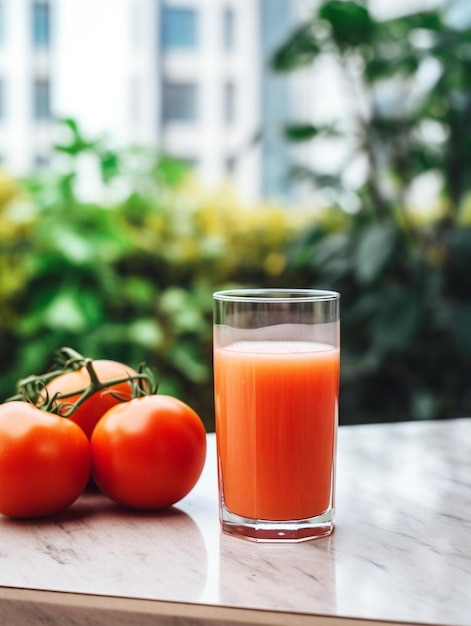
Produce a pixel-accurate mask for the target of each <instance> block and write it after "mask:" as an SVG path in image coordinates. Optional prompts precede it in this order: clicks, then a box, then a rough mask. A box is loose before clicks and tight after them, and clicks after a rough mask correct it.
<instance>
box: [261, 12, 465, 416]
mask: <svg viewBox="0 0 471 626" xmlns="http://www.w3.org/2000/svg"><path fill="white" fill-rule="evenodd" d="M373 5H374V3H373V2H371V3H368V2H366V1H360V0H358V1H348V0H346V1H343V0H328V1H324V2H321V3H320V5H319V6H318V8H317V9H316V10H315V11H313V13H312V15H311V17H310V18H309V19H308V20H307V21H306V22H305V23H304V24H302V25H301V26H300V27H299V28H298V29H297V30H296V32H294V33H293V34H292V36H291V37H290V38H289V40H288V41H286V42H285V43H284V45H283V46H282V47H281V48H280V49H279V50H278V51H277V53H276V55H275V56H274V59H273V66H274V68H275V69H276V70H277V71H280V72H291V71H296V70H298V69H300V68H304V67H308V66H309V67H310V66H312V64H315V63H317V62H319V61H323V60H325V59H328V60H329V62H330V63H331V65H330V66H329V67H331V68H332V67H335V72H336V75H337V78H340V82H341V84H342V85H343V86H344V87H345V86H346V90H345V94H346V97H345V103H346V105H347V108H348V114H347V115H346V116H345V117H343V118H342V119H338V118H337V119H334V118H332V119H323V120H322V121H321V123H319V124H316V123H315V122H314V121H313V120H311V119H308V120H297V121H295V122H294V123H292V124H289V125H288V126H287V128H286V129H285V134H286V136H287V138H288V139H289V140H291V141H298V142H300V141H312V142H313V147H314V148H315V147H316V145H318V146H319V148H318V150H319V151H322V145H323V144H321V143H320V142H319V140H320V139H323V138H325V137H326V136H327V137H331V138H332V139H335V138H338V137H342V138H343V140H344V144H343V145H345V146H348V150H347V151H346V153H345V155H344V160H343V162H341V163H340V165H339V166H338V168H336V169H335V171H326V170H325V169H322V168H317V169H313V168H312V167H309V166H306V165H304V164H302V163H301V164H299V163H298V164H296V165H295V166H294V167H293V174H295V175H296V176H298V177H302V178H304V179H308V180H310V181H311V182H312V184H313V187H314V188H315V189H316V190H317V193H318V194H319V193H320V194H322V193H323V194H324V195H325V197H328V198H329V202H330V208H329V209H328V210H326V211H325V215H324V216H323V218H322V219H321V220H320V221H318V222H316V223H314V224H313V226H312V228H311V229H309V230H308V232H305V233H303V234H302V235H301V236H300V237H298V238H297V241H296V243H295V245H294V246H293V247H292V250H291V257H290V262H291V267H292V268H293V269H296V270H297V271H298V272H299V273H302V274H303V275H305V276H306V280H307V281H309V282H310V283H311V284H313V285H316V286H321V287H328V288H334V289H337V290H339V291H340V292H341V294H342V349H343V361H342V363H343V367H342V394H341V398H342V403H341V419H342V420H343V421H344V422H368V421H383V420H384V421H394V420H402V419H430V418H447V417H458V416H464V415H466V416H469V415H471V385H470V383H469V372H470V371H471V279H470V276H471V274H470V270H471V226H470V219H469V208H470V203H469V192H470V189H471V130H470V129H471V126H470V121H471V3H470V2H467V1H466V0H465V1H463V0H454V1H449V2H443V3H442V5H440V6H439V7H438V8H437V9H434V10H426V11H421V12H415V13H410V12H409V13H407V14H406V15H401V16H396V17H394V18H388V19H380V18H378V17H376V16H375V13H374V11H373V9H372V8H371V7H373ZM326 80H328V78H326ZM318 97H319V98H322V97H323V93H322V87H321V88H320V90H319V95H318ZM316 142H317V144H316ZM355 164H357V165H358V164H360V165H361V171H362V172H363V174H362V175H361V176H356V177H353V176H352V175H351V169H352V165H355ZM427 181H428V182H427ZM419 182H421V183H422V189H423V190H425V191H426V190H427V184H437V182H438V194H437V199H436V201H435V202H434V203H433V204H432V202H433V201H431V204H430V206H428V207H426V211H425V216H426V217H424V214H422V215H420V214H419V213H418V212H417V211H416V210H415V209H416V206H414V201H413V200H411V198H413V192H414V190H417V188H418V187H417V184H418V183H419ZM308 276H309V279H308V278H307V277H308Z"/></svg>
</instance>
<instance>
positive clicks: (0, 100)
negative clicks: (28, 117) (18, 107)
mask: <svg viewBox="0 0 471 626" xmlns="http://www.w3.org/2000/svg"><path fill="white" fill-rule="evenodd" d="M4 117H5V81H4V80H3V79H2V78H0V122H1V121H2V120H3V118H4Z"/></svg>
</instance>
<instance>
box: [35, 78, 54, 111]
mask: <svg viewBox="0 0 471 626" xmlns="http://www.w3.org/2000/svg"><path fill="white" fill-rule="evenodd" d="M33 100H34V102H33V109H34V119H36V120H47V119H49V118H50V117H51V110H50V84H49V81H48V80H45V79H37V80H35V81H34V86H33Z"/></svg>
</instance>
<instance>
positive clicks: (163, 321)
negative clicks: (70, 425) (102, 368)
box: [0, 120, 305, 428]
mask: <svg viewBox="0 0 471 626" xmlns="http://www.w3.org/2000/svg"><path fill="white" fill-rule="evenodd" d="M66 127H67V129H68V131H69V138H68V141H67V143H63V144H61V145H58V146H57V152H58V154H59V155H62V156H63V157H64V158H63V159H62V160H61V161H60V162H59V163H58V164H57V166H56V167H55V168H54V170H52V171H50V172H47V173H46V174H44V175H42V176H39V177H36V178H34V179H30V180H27V181H22V182H18V183H14V182H13V181H11V180H9V179H7V178H5V180H4V181H3V182H2V181H1V180H0V211H1V214H0V220H1V228H0V268H1V270H2V271H1V272H0V297H1V299H2V316H1V318H0V341H1V345H2V347H3V352H4V355H8V359H7V358H4V359H2V363H1V365H0V393H1V395H2V399H4V398H6V397H8V396H10V395H12V394H13V393H14V391H15V383H16V381H17V380H18V379H19V378H21V377H23V376H25V375H27V374H31V373H39V372H41V371H44V370H45V369H46V368H48V367H49V365H50V363H51V357H52V352H53V350H54V349H56V348H58V347H60V346H63V345H70V346H71V347H73V348H75V349H76V350H78V351H79V352H82V353H83V354H86V355H88V356H91V357H95V358H97V357H100V358H111V359H117V360H122V361H124V362H126V363H129V364H130V365H132V366H134V367H137V366H138V365H139V363H140V362H142V361H145V362H147V363H148V364H149V365H152V366H154V367H155V368H156V369H157V371H158V374H159V376H160V379H161V387H160V389H161V391H162V392H166V393H172V394H175V395H177V396H179V397H180V398H181V399H183V400H184V401H186V402H188V403H189V404H191V405H192V406H193V408H195V410H197V411H198V412H199V413H200V414H201V416H202V418H203V419H204V420H205V422H206V425H207V426H208V428H212V426H213V405H212V401H213V396H212V371H211V344H212V292H213V291H214V290H216V289H219V288H223V287H225V286H228V285H232V284H247V285H248V284H253V285H258V284H263V285H265V284H266V285H270V284H277V285H281V286H283V285H289V284H290V283H291V282H292V281H294V280H295V278H294V277H293V276H291V275H290V273H289V271H288V270H287V269H286V267H285V266H286V254H285V251H286V248H287V245H288V242H289V241H290V239H291V237H292V236H293V234H294V233H295V232H299V230H300V228H301V226H302V224H303V223H305V218H303V216H301V215H299V214H297V213H296V212H294V211H291V212H286V211H285V210H282V209H281V208H277V207H269V206H264V207H258V208H257V209H248V208H244V207H242V206H240V204H239V203H238V202H237V199H236V198H235V196H234V195H233V193H232V192H231V191H230V189H229V188H227V189H221V190H219V191H218V192H216V193H214V194H212V195H210V194H204V193H202V192H201V190H199V189H198V188H197V186H196V185H195V183H194V182H193V181H192V180H191V177H189V176H188V172H187V171H186V170H185V169H184V168H183V167H182V166H181V164H179V163H177V162H174V161H172V160H169V159H166V158H157V156H156V155H154V154H150V153H148V152H147V151H145V150H142V149H130V150H124V151H120V152H117V151H113V150H111V149H110V148H109V146H108V145H106V144H105V143H104V142H103V141H101V140H99V141H89V140H86V139H85V138H84V137H83V136H82V135H81V133H80V131H79V129H78V128H77V125H76V124H75V123H74V122H73V121H71V120H68V121H67V122H66ZM84 164H85V166H86V168H87V170H86V171H87V177H90V172H91V171H92V170H91V166H93V167H95V169H96V170H97V171H99V172H100V175H101V180H102V183H103V186H102V187H101V195H102V197H103V201H100V202H99V203H97V202H88V201H86V200H84V199H83V192H80V185H81V183H82V180H83V176H81V174H80V173H81V171H82V168H83V166H84ZM86 180H88V178H86ZM97 193H98V192H97V191H96V192H95V196H96V195H97ZM303 220H304V222H303ZM298 280H299V279H298Z"/></svg>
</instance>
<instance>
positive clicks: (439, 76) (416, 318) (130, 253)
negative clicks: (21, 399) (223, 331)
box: [0, 0, 471, 430]
mask: <svg viewBox="0 0 471 626" xmlns="http://www.w3.org/2000/svg"><path fill="white" fill-rule="evenodd" d="M392 5H393V6H392ZM470 128H471V2H469V0H436V1H432V0H429V1H427V0H416V1H413V0H408V1H407V2H406V1H404V0H401V1H399V0H398V1H397V2H395V3H391V2H389V1H387V0H370V1H369V2H368V1H366V0H363V1H362V0H357V1H354V0H328V1H321V0H319V1H316V2H314V1H313V0H311V1H306V0H93V1H92V0H80V1H79V0H49V1H47V0H0V346H1V355H2V358H1V359H0V399H1V400H3V399H5V398H7V397H9V396H11V395H13V394H14V392H15V388H16V382H17V380H18V379H20V378H22V377H25V376H27V375H29V374H32V373H41V372H43V371H45V370H46V369H47V368H48V367H49V366H50V364H51V361H52V353H53V351H54V350H55V349H56V348H59V347H60V346H63V345H68V346H71V347H73V348H74V349H76V350H78V351H80V352H82V353H83V354H85V355H87V356H91V357H94V358H112V359H117V360H121V361H124V362H126V363H128V364H130V365H134V366H138V365H139V363H141V362H142V361H145V362H146V363H147V364H149V365H151V366H153V367H155V368H156V369H157V371H158V373H159V376H160V380H161V383H160V389H161V391H162V392H164V393H171V394H174V395H177V396H178V397H180V398H182V399H183V400H184V401H186V402H188V403H189V404H190V405H191V406H193V408H195V410H197V411H198V412H199V413H200V415H201V417H202V418H203V420H204V421H205V423H206V425H207V427H208V429H209V430H212V429H213V428H214V415H213V392H212V371H211V365H212V360H211V348H212V336H211V322H212V293H213V291H215V290H217V289H221V288H226V287H232V286H236V285H240V286H258V287H269V286H276V287H316V288H329V289H336V290H338V291H340V292H341V294H342V301H341V311H342V350H343V352H342V374H341V407H340V409H341V410H340V421H341V423H342V424H353V423H364V422H382V421H399V420H412V419H447V418H452V417H460V416H465V415H467V416H469V415H470V414H471V388H470V385H469V384H468V372H469V371H470V366H471V290H470V287H471V279H470V270H471V203H470V194H469V192H470V188H471V130H470Z"/></svg>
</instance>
